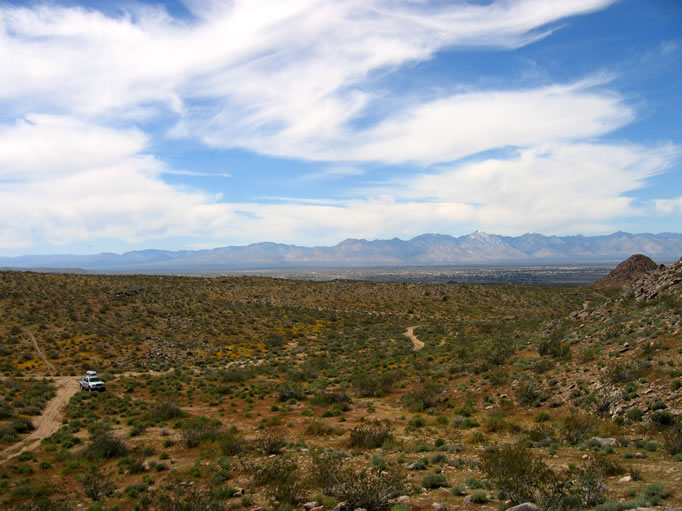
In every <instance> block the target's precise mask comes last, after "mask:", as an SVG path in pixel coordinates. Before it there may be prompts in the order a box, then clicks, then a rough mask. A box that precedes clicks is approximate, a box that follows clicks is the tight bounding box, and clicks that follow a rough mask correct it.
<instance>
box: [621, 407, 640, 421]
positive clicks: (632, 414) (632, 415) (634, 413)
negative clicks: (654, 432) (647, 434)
mask: <svg viewBox="0 0 682 511" xmlns="http://www.w3.org/2000/svg"><path fill="white" fill-rule="evenodd" d="M625 416H626V417H627V418H628V419H630V420H631V421H633V422H639V421H641V420H642V417H644V412H643V411H642V410H641V409H639V408H631V409H630V410H628V413H627V414H626V415H625Z"/></svg>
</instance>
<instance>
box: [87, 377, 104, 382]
mask: <svg viewBox="0 0 682 511" xmlns="http://www.w3.org/2000/svg"><path fill="white" fill-rule="evenodd" d="M101 381H102V380H100V379H99V378H98V377H97V376H91V377H90V383H99V382H101Z"/></svg>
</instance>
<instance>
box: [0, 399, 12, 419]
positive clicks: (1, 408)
mask: <svg viewBox="0 0 682 511" xmlns="http://www.w3.org/2000/svg"><path fill="white" fill-rule="evenodd" d="M12 417H14V410H12V407H11V406H9V405H8V404H6V403H0V420H2V421H4V420H7V419H11V418H12Z"/></svg>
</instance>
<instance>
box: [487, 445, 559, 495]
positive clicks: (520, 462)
mask: <svg viewBox="0 0 682 511" xmlns="http://www.w3.org/2000/svg"><path fill="white" fill-rule="evenodd" d="M479 468H480V470H481V472H483V473H484V474H485V476H486V477H487V478H488V480H490V481H491V482H492V483H493V484H494V485H495V486H496V487H497V489H498V490H500V493H502V494H503V495H504V497H505V498H506V499H509V500H511V501H512V502H513V503H514V504H520V503H522V502H528V501H534V500H535V498H536V494H537V490H538V488H540V487H542V486H545V485H546V484H547V483H548V482H549V481H550V480H551V478H552V476H553V472H552V470H551V469H550V468H549V467H548V466H547V464H545V463H544V462H543V461H541V460H539V459H537V458H535V457H534V456H533V455H532V454H531V453H530V451H528V449H527V448H526V447H525V446H523V445H522V444H515V445H505V446H502V447H495V448H492V449H488V450H486V451H485V452H484V453H483V454H482V456H481V463H480V467H479Z"/></svg>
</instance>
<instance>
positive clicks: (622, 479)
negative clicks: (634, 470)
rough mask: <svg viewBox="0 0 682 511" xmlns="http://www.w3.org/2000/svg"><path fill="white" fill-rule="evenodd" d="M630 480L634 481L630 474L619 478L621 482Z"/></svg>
mask: <svg viewBox="0 0 682 511" xmlns="http://www.w3.org/2000/svg"><path fill="white" fill-rule="evenodd" d="M630 481H632V476H629V475H628V476H623V477H621V478H620V479H618V482H619V483H629V482H630Z"/></svg>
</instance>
